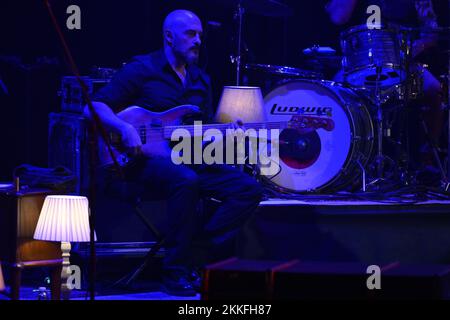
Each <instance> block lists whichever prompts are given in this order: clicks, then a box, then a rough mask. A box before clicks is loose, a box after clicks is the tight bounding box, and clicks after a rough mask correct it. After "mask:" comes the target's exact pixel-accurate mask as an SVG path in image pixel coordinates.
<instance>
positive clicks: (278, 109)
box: [270, 103, 333, 117]
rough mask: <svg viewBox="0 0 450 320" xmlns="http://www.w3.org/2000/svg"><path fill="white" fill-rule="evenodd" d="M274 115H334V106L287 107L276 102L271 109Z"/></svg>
mask: <svg viewBox="0 0 450 320" xmlns="http://www.w3.org/2000/svg"><path fill="white" fill-rule="evenodd" d="M270 114H272V115H297V114H303V115H316V116H328V117H332V116H333V108H331V107H285V106H280V105H278V104H277V103H275V104H274V105H273V107H272V109H271V110H270Z"/></svg>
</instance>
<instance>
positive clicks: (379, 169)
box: [367, 63, 393, 186]
mask: <svg viewBox="0 0 450 320" xmlns="http://www.w3.org/2000/svg"><path fill="white" fill-rule="evenodd" d="M382 71H383V67H382V65H381V64H380V63H377V65H376V76H377V78H376V86H375V93H374V94H375V104H376V108H377V109H376V110H377V115H376V127H377V155H376V157H375V161H374V163H375V166H376V178H375V179H374V180H373V181H371V182H370V183H368V184H367V186H374V185H376V184H378V183H381V182H384V181H385V180H386V177H385V169H384V164H385V163H386V161H390V162H393V161H392V160H391V159H390V158H388V157H387V156H386V155H384V154H383V137H384V124H383V122H384V119H383V108H382V97H381V94H382V93H381V88H380V83H381V74H382Z"/></svg>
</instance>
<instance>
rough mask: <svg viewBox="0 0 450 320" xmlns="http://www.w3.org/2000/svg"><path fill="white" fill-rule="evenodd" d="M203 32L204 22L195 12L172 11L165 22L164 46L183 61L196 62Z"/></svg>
mask: <svg viewBox="0 0 450 320" xmlns="http://www.w3.org/2000/svg"><path fill="white" fill-rule="evenodd" d="M202 33H203V29H202V23H201V21H200V19H199V17H197V15H196V14H195V13H193V12H191V11H188V10H175V11H172V12H171V13H169V14H168V15H167V17H166V19H165V20H164V24H163V37H164V47H165V48H166V49H167V50H171V51H172V53H173V54H174V55H175V56H176V57H177V59H180V60H181V61H183V63H187V64H191V63H195V62H197V61H198V58H199V53H200V45H201V36H202Z"/></svg>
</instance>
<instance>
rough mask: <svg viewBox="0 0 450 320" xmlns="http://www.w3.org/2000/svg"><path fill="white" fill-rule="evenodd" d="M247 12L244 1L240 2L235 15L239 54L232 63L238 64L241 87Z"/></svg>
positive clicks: (237, 78) (237, 77) (232, 59)
mask: <svg viewBox="0 0 450 320" xmlns="http://www.w3.org/2000/svg"><path fill="white" fill-rule="evenodd" d="M244 13H245V10H244V8H243V7H242V0H241V1H239V2H238V5H237V10H236V13H235V15H234V17H235V19H237V20H238V31H237V33H238V35H237V52H236V56H234V57H233V56H232V57H231V62H232V63H236V85H237V86H239V85H240V81H241V62H242V61H241V58H242V27H243V21H244Z"/></svg>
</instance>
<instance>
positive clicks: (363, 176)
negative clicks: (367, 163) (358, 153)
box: [356, 159, 367, 192]
mask: <svg viewBox="0 0 450 320" xmlns="http://www.w3.org/2000/svg"><path fill="white" fill-rule="evenodd" d="M356 163H357V164H358V166H359V168H360V170H361V182H362V191H363V192H367V184H366V177H367V172H366V168H365V167H364V166H363V164H362V163H361V161H359V159H358V160H356Z"/></svg>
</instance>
